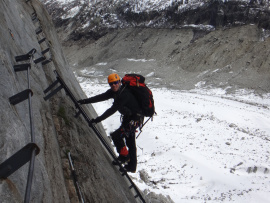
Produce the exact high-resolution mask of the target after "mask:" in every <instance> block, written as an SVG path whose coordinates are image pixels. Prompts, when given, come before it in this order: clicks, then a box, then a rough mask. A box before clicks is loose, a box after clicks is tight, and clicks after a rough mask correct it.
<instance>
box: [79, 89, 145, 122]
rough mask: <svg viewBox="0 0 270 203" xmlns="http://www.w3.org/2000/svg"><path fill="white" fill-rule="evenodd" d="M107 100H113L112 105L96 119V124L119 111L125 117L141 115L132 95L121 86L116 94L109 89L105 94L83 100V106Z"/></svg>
mask: <svg viewBox="0 0 270 203" xmlns="http://www.w3.org/2000/svg"><path fill="white" fill-rule="evenodd" d="M108 99H114V102H113V105H112V106H111V107H110V108H109V109H107V110H106V111H105V112H104V113H103V114H102V115H101V116H99V117H97V118H96V119H95V120H96V122H100V121H103V120H105V119H106V118H108V117H110V116H111V115H113V114H114V113H115V112H116V111H119V112H120V113H121V114H122V115H124V116H126V117H133V116H135V117H136V116H137V114H140V113H141V108H140V106H139V103H138V101H137V100H136V98H135V97H134V95H133V94H132V93H131V92H130V90H129V89H128V88H126V87H125V86H121V87H120V88H119V90H118V91H117V92H113V91H112V90H111V89H109V90H107V91H106V92H104V93H102V94H99V95H96V96H94V97H90V98H88V99H85V100H84V103H85V104H88V103H96V102H101V101H105V100H108Z"/></svg>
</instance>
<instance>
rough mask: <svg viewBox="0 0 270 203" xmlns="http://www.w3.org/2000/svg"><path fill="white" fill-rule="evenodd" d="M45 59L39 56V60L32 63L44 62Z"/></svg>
mask: <svg viewBox="0 0 270 203" xmlns="http://www.w3.org/2000/svg"><path fill="white" fill-rule="evenodd" d="M45 59H46V57H45V56H41V57H40V58H38V59H36V60H34V63H36V64H37V63H40V62H41V61H44V60H45Z"/></svg>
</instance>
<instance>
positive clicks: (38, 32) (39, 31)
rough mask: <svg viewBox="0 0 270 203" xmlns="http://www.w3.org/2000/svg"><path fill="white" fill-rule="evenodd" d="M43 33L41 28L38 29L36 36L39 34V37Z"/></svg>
mask: <svg viewBox="0 0 270 203" xmlns="http://www.w3.org/2000/svg"><path fill="white" fill-rule="evenodd" d="M41 32H42V29H41V27H39V28H37V29H36V34H37V35H38V34H40V33H41Z"/></svg>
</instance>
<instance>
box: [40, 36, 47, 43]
mask: <svg viewBox="0 0 270 203" xmlns="http://www.w3.org/2000/svg"><path fill="white" fill-rule="evenodd" d="M45 40H46V38H45V37H44V38H43V39H41V40H39V41H38V43H39V44H41V43H42V42H44V41H45Z"/></svg>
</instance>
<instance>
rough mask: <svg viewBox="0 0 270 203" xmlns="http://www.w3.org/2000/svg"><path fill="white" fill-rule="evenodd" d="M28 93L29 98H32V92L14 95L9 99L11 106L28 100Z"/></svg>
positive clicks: (27, 90)
mask: <svg viewBox="0 0 270 203" xmlns="http://www.w3.org/2000/svg"><path fill="white" fill-rule="evenodd" d="M30 93H31V96H33V92H32V90H30V89H26V90H24V91H22V92H20V93H18V94H15V95H14V96H12V97H10V98H9V102H10V103H11V104H12V105H16V104H18V103H20V102H22V101H24V100H26V99H28V97H29V94H30Z"/></svg>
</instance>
